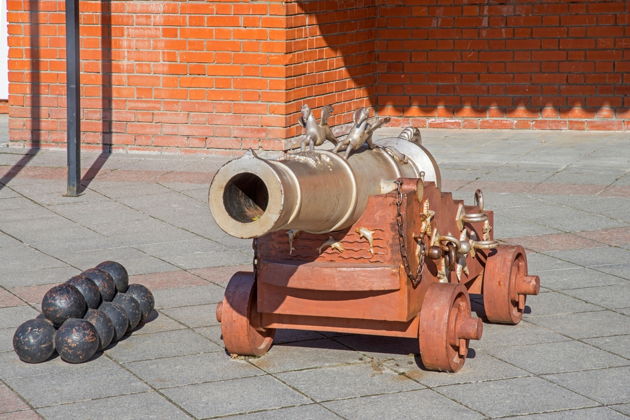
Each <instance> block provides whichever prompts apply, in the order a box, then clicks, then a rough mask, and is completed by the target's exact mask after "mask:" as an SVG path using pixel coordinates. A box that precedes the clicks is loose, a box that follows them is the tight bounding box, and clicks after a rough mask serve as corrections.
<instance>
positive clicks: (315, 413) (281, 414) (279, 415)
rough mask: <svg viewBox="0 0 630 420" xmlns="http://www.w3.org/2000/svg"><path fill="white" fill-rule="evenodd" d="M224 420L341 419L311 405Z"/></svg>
mask: <svg viewBox="0 0 630 420" xmlns="http://www.w3.org/2000/svg"><path fill="white" fill-rule="evenodd" d="M223 418H227V419H230V420H253V419H256V420H295V419H297V418H299V419H304V420H332V419H339V418H340V417H339V416H338V415H336V414H334V413H333V412H331V411H329V410H327V409H326V408H324V407H322V406H321V405H317V404H309V405H300V406H298V407H287V408H280V409H277V410H268V411H257V412H255V413H251V414H242V415H236V416H228V417H223Z"/></svg>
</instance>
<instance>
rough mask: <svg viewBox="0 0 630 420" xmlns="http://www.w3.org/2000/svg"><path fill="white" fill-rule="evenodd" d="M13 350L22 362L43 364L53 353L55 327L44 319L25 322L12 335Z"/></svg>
mask: <svg viewBox="0 0 630 420" xmlns="http://www.w3.org/2000/svg"><path fill="white" fill-rule="evenodd" d="M13 349H14V350H15V352H16V353H17V355H18V357H19V358H20V360H22V361H23V362H26V363H41V362H45V361H46V360H48V359H49V358H50V356H52V354H53V353H54V352H55V327H53V325H52V323H50V322H49V321H48V320H46V319H41V318H37V319H31V320H29V321H26V322H25V323H23V324H22V325H20V326H19V327H18V328H17V330H15V334H13Z"/></svg>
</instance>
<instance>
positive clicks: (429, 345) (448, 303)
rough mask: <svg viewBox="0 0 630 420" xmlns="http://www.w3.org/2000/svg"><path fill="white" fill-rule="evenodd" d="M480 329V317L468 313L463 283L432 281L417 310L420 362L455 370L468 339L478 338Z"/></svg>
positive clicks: (460, 361) (464, 352) (457, 367)
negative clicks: (418, 316)
mask: <svg viewBox="0 0 630 420" xmlns="http://www.w3.org/2000/svg"><path fill="white" fill-rule="evenodd" d="M482 330H483V327H482V323H481V320H479V319H478V318H473V317H472V316H471V312H470V299H469V296H468V292H467V291H466V288H465V287H464V286H462V285H459V284H452V283H450V284H441V283H434V284H432V285H431V287H429V290H427V293H426V295H425V297H424V300H423V302H422V309H421V310H420V325H419V331H418V338H419V340H420V356H421V358H422V362H423V364H424V366H425V367H426V368H427V369H431V370H441V371H447V372H457V371H458V370H459V369H461V368H462V366H463V365H464V363H465V361H466V356H467V353H468V344H469V340H470V339H477V340H478V339H479V338H481V334H482Z"/></svg>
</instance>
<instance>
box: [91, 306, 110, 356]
mask: <svg viewBox="0 0 630 420" xmlns="http://www.w3.org/2000/svg"><path fill="white" fill-rule="evenodd" d="M83 319H85V320H86V321H87V322H89V323H90V324H92V325H94V328H96V334H98V339H99V343H100V345H99V350H104V349H105V348H106V347H107V346H109V344H110V343H111V342H112V340H113V339H114V334H115V333H116V332H115V330H114V323H113V322H112V320H111V319H109V317H108V316H107V314H105V312H103V311H98V310H96V309H88V311H87V313H86V314H85V316H84V317H83Z"/></svg>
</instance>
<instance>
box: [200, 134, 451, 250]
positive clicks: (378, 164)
mask: <svg viewBox="0 0 630 420" xmlns="http://www.w3.org/2000/svg"><path fill="white" fill-rule="evenodd" d="M375 144H376V145H378V146H380V147H376V148H374V149H365V150H361V151H359V152H357V153H354V154H352V155H351V156H350V157H349V158H348V159H347V160H346V159H345V158H343V157H342V156H340V155H338V154H336V153H333V152H331V151H326V150H314V151H307V152H296V153H287V154H285V155H284V157H283V158H281V159H278V160H270V159H269V160H267V159H262V158H260V157H258V156H257V155H256V154H255V153H254V152H252V151H248V152H247V153H245V155H243V156H242V157H240V158H238V159H234V160H232V161H230V162H228V163H226V164H225V165H224V166H223V167H221V168H220V169H219V170H218V171H217V173H216V175H215V176H214V178H213V180H212V183H211V184H210V191H209V194H208V202H209V205H210V210H211V212H212V215H213V216H214V219H215V220H216V222H217V224H218V225H219V227H221V229H223V230H224V231H225V232H226V233H228V234H230V235H232V236H235V237H238V238H256V237H260V236H262V235H265V234H267V233H270V232H274V231H277V230H283V229H295V230H299V231H305V232H310V233H326V232H332V231H336V230H340V229H344V228H347V227H349V226H351V225H352V224H353V223H354V222H356V221H357V220H358V218H359V217H360V216H361V215H362V214H363V211H364V210H365V206H366V204H367V200H368V197H369V196H371V195H376V194H383V193H386V192H389V191H392V190H393V188H394V187H395V185H394V184H393V181H394V180H396V179H398V178H401V177H405V178H419V177H420V176H421V173H424V178H425V180H426V181H433V182H435V183H436V184H437V185H438V187H439V185H440V171H439V168H438V166H437V164H436V163H435V160H434V159H433V157H432V156H431V154H430V153H429V152H428V151H427V150H426V149H425V148H424V147H422V146H421V145H418V144H416V143H412V142H410V141H406V140H403V139H400V138H386V139H381V140H378V141H375ZM392 152H393V153H392ZM403 155H404V156H405V159H400V157H402V156H403Z"/></svg>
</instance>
